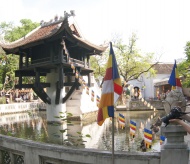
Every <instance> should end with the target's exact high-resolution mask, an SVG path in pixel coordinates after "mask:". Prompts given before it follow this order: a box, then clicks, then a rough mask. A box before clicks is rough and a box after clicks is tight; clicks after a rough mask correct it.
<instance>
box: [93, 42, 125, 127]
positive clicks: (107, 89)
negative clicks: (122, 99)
mask: <svg viewBox="0 0 190 164" xmlns="http://www.w3.org/2000/svg"><path fill="white" fill-rule="evenodd" d="M121 94H122V84H121V79H120V76H119V72H118V69H117V61H116V58H115V54H114V51H113V48H112V43H111V42H110V54H109V58H108V62H107V69H106V74H105V77H104V82H103V85H102V94H101V99H100V104H99V110H98V116H97V123H98V125H100V126H101V125H102V124H103V123H104V121H105V119H106V118H109V117H112V118H114V104H115V102H116V101H117V99H118V98H119V96H120V95H121Z"/></svg>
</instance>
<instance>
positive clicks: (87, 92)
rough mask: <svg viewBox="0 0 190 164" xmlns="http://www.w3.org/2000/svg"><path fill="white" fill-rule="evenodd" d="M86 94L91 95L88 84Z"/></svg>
mask: <svg viewBox="0 0 190 164" xmlns="http://www.w3.org/2000/svg"><path fill="white" fill-rule="evenodd" d="M86 94H87V95H89V87H88V86H86Z"/></svg>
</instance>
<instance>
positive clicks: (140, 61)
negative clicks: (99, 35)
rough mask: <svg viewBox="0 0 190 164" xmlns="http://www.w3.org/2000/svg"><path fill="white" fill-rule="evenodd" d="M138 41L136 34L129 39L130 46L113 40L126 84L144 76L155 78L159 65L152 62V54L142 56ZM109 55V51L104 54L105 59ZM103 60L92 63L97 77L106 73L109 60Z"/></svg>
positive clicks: (121, 74)
mask: <svg viewBox="0 0 190 164" xmlns="http://www.w3.org/2000/svg"><path fill="white" fill-rule="evenodd" d="M136 41H137V37H136V35H135V34H133V35H132V37H131V38H130V39H129V44H128V45H125V44H123V41H122V40H121V39H118V38H116V39H113V41H112V43H113V47H114V52H115V56H116V59H117V65H118V70H119V73H120V76H121V77H122V79H123V80H124V81H125V82H126V83H127V82H128V81H131V80H135V79H137V80H138V79H139V77H140V76H141V75H142V74H149V75H150V76H153V75H154V74H155V70H154V69H153V67H154V65H156V64H157V63H158V62H156V63H153V62H152V61H153V54H152V53H148V54H145V55H142V54H140V51H139V50H138V49H137V47H136ZM108 54H109V52H108V51H106V52H105V53H104V55H105V58H107V57H108ZM102 58H103V57H102ZM102 58H97V57H96V59H93V62H92V63H94V64H92V67H93V69H94V74H95V77H97V76H99V75H101V76H102V75H104V73H105V69H106V65H105V63H106V62H105V61H106V60H107V59H105V58H104V60H102ZM103 63H104V64H103ZM152 63H153V64H152Z"/></svg>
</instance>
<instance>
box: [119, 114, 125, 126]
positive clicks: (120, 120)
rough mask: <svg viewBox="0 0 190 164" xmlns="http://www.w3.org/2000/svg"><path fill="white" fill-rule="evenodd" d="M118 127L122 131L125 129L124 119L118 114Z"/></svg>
mask: <svg viewBox="0 0 190 164" xmlns="http://www.w3.org/2000/svg"><path fill="white" fill-rule="evenodd" d="M119 126H120V127H121V128H122V129H123V128H124V127H125V117H124V115H122V114H121V113H119Z"/></svg>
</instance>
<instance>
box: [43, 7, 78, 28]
mask: <svg viewBox="0 0 190 164" xmlns="http://www.w3.org/2000/svg"><path fill="white" fill-rule="evenodd" d="M70 16H73V17H74V16H75V11H74V10H70V14H69V13H67V12H66V11H64V17H63V16H60V17H58V15H56V16H55V17H54V19H51V20H50V21H49V22H45V21H44V20H42V21H41V22H40V25H41V27H46V26H49V25H53V24H57V23H61V22H63V21H64V20H65V19H67V18H69V17H70Z"/></svg>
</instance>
